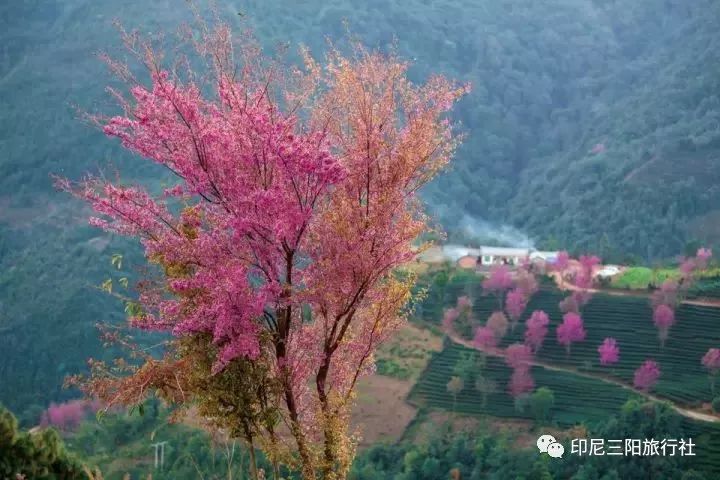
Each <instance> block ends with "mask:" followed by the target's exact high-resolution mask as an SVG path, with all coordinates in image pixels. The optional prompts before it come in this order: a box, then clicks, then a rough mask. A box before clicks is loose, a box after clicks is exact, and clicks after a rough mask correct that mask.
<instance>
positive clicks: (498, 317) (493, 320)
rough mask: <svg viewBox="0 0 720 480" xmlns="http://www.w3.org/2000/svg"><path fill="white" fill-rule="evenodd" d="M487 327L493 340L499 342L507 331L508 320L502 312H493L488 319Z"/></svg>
mask: <svg viewBox="0 0 720 480" xmlns="http://www.w3.org/2000/svg"><path fill="white" fill-rule="evenodd" d="M487 327H488V328H489V329H490V330H492V331H493V333H494V334H495V338H497V339H498V340H501V339H502V338H503V337H504V336H505V335H506V334H507V331H508V320H507V317H506V316H505V314H504V313H503V312H493V313H492V315H490V318H488V321H487Z"/></svg>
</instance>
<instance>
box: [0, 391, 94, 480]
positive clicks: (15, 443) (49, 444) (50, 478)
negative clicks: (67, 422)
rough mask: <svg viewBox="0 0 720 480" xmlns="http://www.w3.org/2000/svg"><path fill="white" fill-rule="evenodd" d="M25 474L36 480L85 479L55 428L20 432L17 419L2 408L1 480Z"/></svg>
mask: <svg viewBox="0 0 720 480" xmlns="http://www.w3.org/2000/svg"><path fill="white" fill-rule="evenodd" d="M16 475H18V476H19V475H25V477H26V478H28V479H33V480H74V479H78V480H80V479H83V480H85V478H86V477H85V474H84V473H83V470H82V465H81V464H80V463H79V462H78V461H77V460H76V459H75V457H74V456H72V455H70V454H69V453H67V451H66V449H65V446H64V445H63V442H62V440H61V439H60V436H59V435H58V433H57V431H55V430H53V429H43V430H40V431H37V432H34V433H28V432H23V431H21V430H18V422H17V419H16V418H15V416H14V415H13V414H12V413H10V411H8V410H7V409H5V408H4V407H3V406H2V405H0V478H3V479H5V478H8V479H15V476H16Z"/></svg>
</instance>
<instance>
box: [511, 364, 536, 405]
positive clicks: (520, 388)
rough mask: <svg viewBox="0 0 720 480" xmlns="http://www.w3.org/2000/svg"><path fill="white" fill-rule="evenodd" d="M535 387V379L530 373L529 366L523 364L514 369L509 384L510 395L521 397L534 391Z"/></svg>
mask: <svg viewBox="0 0 720 480" xmlns="http://www.w3.org/2000/svg"><path fill="white" fill-rule="evenodd" d="M534 388H535V381H534V380H533V378H532V375H531V373H530V368H529V367H528V366H521V367H519V368H515V369H513V373H512V375H511V376H510V383H509V384H508V390H509V391H510V395H512V396H513V397H519V396H520V395H522V394H524V393H529V392H532V391H533V389H534Z"/></svg>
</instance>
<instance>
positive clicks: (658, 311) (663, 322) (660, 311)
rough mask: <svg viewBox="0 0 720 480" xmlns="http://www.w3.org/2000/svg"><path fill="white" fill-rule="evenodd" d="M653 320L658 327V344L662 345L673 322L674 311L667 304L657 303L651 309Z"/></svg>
mask: <svg viewBox="0 0 720 480" xmlns="http://www.w3.org/2000/svg"><path fill="white" fill-rule="evenodd" d="M653 322H654V323H655V326H656V327H657V329H658V337H659V338H660V345H661V346H663V347H664V346H665V342H666V341H667V338H668V334H669V332H670V327H672V326H673V324H674V323H675V312H674V311H673V309H672V308H670V307H668V306H667V305H664V304H663V305H658V306H657V307H655V310H654V311H653Z"/></svg>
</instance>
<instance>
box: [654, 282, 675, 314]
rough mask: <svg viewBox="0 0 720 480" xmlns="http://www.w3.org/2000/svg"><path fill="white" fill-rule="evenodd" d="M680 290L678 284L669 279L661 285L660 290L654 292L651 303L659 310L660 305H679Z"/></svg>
mask: <svg viewBox="0 0 720 480" xmlns="http://www.w3.org/2000/svg"><path fill="white" fill-rule="evenodd" d="M679 289H680V287H679V285H678V283H677V282H676V281H675V280H672V279H669V278H668V279H667V280H665V281H664V282H663V283H662V285H660V288H659V289H658V290H656V291H654V292H653V294H652V297H651V298H650V303H651V304H652V306H653V307H654V308H657V307H658V306H659V305H667V306H669V307H673V306H674V305H676V304H677V301H678V292H679Z"/></svg>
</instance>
